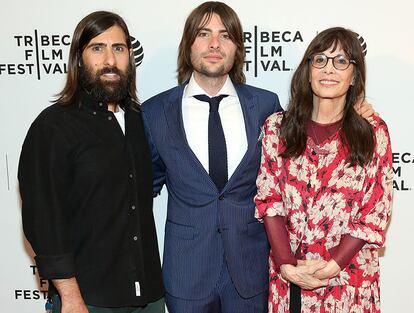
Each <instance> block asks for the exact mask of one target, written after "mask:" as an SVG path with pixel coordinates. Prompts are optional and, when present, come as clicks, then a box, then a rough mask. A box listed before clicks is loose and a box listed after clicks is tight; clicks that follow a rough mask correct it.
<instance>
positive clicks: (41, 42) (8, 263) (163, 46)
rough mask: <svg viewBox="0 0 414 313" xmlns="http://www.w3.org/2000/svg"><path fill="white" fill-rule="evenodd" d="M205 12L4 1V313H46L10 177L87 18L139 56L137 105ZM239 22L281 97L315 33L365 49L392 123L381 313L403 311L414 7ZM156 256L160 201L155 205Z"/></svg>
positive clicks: (259, 72) (0, 126)
mask: <svg viewBox="0 0 414 313" xmlns="http://www.w3.org/2000/svg"><path fill="white" fill-rule="evenodd" d="M201 2H203V1H195V0H193V1H190V0H168V1H167V0H165V1H161V0H151V1H148V0H142V1H127V0H118V1H114V0H113V1H110V0H100V1H80V0H72V1H61V0H60V1H59V0H58V1H56V0H55V1H52V0H44V1H27V2H23V1H21V0H17V1H12V2H9V1H8V2H7V4H6V3H5V1H2V3H1V7H2V19H1V22H0V23H1V28H0V42H1V53H0V95H1V114H0V158H1V166H0V196H1V198H0V199H1V201H0V205H1V212H2V217H1V222H0V223H1V224H0V260H1V267H0V274H1V276H0V303H1V307H2V309H1V311H2V312H43V311H44V309H43V308H44V302H45V300H44V293H43V292H42V291H41V290H45V289H46V287H45V282H44V281H40V280H39V278H38V277H37V276H36V275H34V274H36V270H35V269H34V268H33V264H34V262H33V259H32V254H33V252H32V251H31V249H30V246H29V245H28V244H27V242H26V241H25V239H24V236H23V234H22V226H21V209H20V198H19V194H18V183H17V178H16V176H17V165H18V159H19V154H20V148H21V144H22V142H23V139H24V137H25V134H26V132H27V129H28V127H29V125H30V123H31V122H32V121H33V120H34V118H35V117H36V116H37V115H38V113H39V112H40V111H41V110H42V109H43V108H45V107H46V106H48V105H49V101H50V100H51V99H52V96H53V95H54V94H56V93H57V92H59V91H60V90H61V88H62V87H63V82H64V79H65V76H64V71H65V62H66V60H67V57H68V52H69V46H68V44H69V43H70V39H71V36H72V33H73V30H74V28H75V26H76V24H77V23H78V22H79V21H80V19H81V18H82V17H84V16H85V15H87V14H88V13H90V12H92V11H95V10H102V9H105V10H111V11H114V12H117V13H119V14H120V15H121V16H123V17H124V18H125V20H126V22H127V24H128V25H129V28H130V32H131V35H132V36H134V37H135V38H137V39H138V40H139V41H140V42H141V44H142V46H143V48H144V59H143V62H142V64H141V65H140V66H139V67H138V69H137V74H138V86H137V88H138V92H139V96H140V99H141V100H142V101H144V100H146V99H148V98H149V97H151V96H152V95H155V94H157V93H159V92H161V91H164V90H166V89H169V88H171V87H172V86H174V85H176V80H175V68H176V55H177V54H176V52H177V47H178V43H179V40H180V37H181V32H182V28H183V25H184V21H185V19H186V17H187V15H188V14H189V13H190V11H191V10H192V9H193V8H194V7H195V6H197V5H198V4H199V3H201ZM225 2H226V3H228V4H229V5H230V6H231V7H233V8H234V9H235V11H236V12H237V13H238V14H239V17H240V19H241V21H242V24H243V27H244V31H245V32H246V35H245V38H246V39H245V44H246V49H247V64H246V76H247V81H248V83H249V84H252V85H256V86H258V87H262V88H266V89H269V90H272V91H274V92H276V93H278V94H279V96H280V100H281V103H282V104H283V105H284V106H285V105H286V103H287V100H288V89H289V80H290V78H291V75H292V69H295V67H296V66H297V64H298V62H299V60H300V58H301V56H302V54H303V52H304V50H305V48H306V46H307V45H308V43H309V42H310V40H311V39H312V38H313V37H314V36H315V34H316V32H317V31H320V30H323V29H325V28H328V27H332V26H344V27H347V28H351V29H353V30H354V31H356V32H358V33H359V34H360V35H361V36H362V37H363V38H364V40H365V41H366V43H367V50H368V51H367V56H366V60H367V67H368V84H367V97H368V100H369V101H370V102H371V103H372V104H373V105H374V108H375V109H376V110H377V111H378V112H379V113H380V115H381V116H382V117H383V119H385V121H386V122H387V123H388V126H389V128H390V133H391V139H392V146H393V151H394V171H395V173H396V175H395V184H394V191H395V192H394V195H395V197H394V206H393V215H392V220H391V223H390V227H389V229H388V233H387V242H386V248H385V249H384V253H383V256H382V257H381V258H380V262H381V272H382V273H381V293H382V297H381V298H382V309H383V312H385V313H394V312H408V311H411V309H409V308H410V306H411V303H412V301H411V299H410V296H411V292H412V291H413V288H412V283H411V282H413V281H414V273H413V271H412V267H413V261H412V260H413V257H414V252H413V250H412V248H411V247H412V243H413V239H414V234H413V232H412V228H413V227H412V222H413V221H414V210H413V209H410V203H412V201H413V191H412V187H413V186H414V171H413V168H414V165H413V163H414V143H413V140H412V135H413V133H414V126H413V124H414V123H413V122H412V116H411V115H412V114H413V113H414V108H413V106H412V105H413V104H414V103H413V100H412V99H411V97H412V96H411V95H412V89H413V88H414V87H413V86H414V85H413V84H414V78H413V70H414V42H413V40H412V38H413V37H414V19H413V14H412V12H413V9H414V5H413V4H412V3H411V1H409V0H394V1H383V0H377V1H357V0H349V1H343V2H340V3H338V2H329V1H326V2H308V1H299V0H290V1H270V0H268V1H265V0H255V1H253V2H252V1H225ZM154 210H155V217H156V221H157V229H158V234H159V244H160V248H161V251H162V246H163V244H162V243H163V237H164V222H165V213H166V212H165V211H166V192H165V191H164V193H163V195H162V196H161V197H160V198H159V199H157V200H156V202H155V208H154Z"/></svg>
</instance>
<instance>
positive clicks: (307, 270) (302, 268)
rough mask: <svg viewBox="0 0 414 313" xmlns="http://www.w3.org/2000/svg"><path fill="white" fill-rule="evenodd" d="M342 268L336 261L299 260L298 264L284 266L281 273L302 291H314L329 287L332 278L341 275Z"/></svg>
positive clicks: (281, 267)
mask: <svg viewBox="0 0 414 313" xmlns="http://www.w3.org/2000/svg"><path fill="white" fill-rule="evenodd" d="M340 271H341V268H340V267H339V265H338V263H336V262H335V260H333V259H331V260H330V261H328V262H327V261H324V260H298V264H297V265H296V266H295V265H291V264H283V265H281V266H280V273H281V275H282V277H283V279H285V280H287V281H290V282H292V283H294V284H295V285H298V286H299V287H300V288H302V289H307V290H312V289H316V288H319V287H325V286H327V285H328V281H329V279H330V278H332V277H335V276H336V275H338V274H339V272H340Z"/></svg>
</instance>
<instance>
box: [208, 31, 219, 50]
mask: <svg viewBox="0 0 414 313" xmlns="http://www.w3.org/2000/svg"><path fill="white" fill-rule="evenodd" d="M209 44H210V48H211V49H219V48H220V38H219V36H218V35H214V34H213V35H211V37H210V42H209Z"/></svg>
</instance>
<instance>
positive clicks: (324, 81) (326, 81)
mask: <svg viewBox="0 0 414 313" xmlns="http://www.w3.org/2000/svg"><path fill="white" fill-rule="evenodd" d="M319 83H320V84H321V85H324V86H332V85H337V84H338V83H339V82H338V81H336V80H329V79H322V80H320V81H319Z"/></svg>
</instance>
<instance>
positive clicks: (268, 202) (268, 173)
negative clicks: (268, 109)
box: [254, 113, 286, 221]
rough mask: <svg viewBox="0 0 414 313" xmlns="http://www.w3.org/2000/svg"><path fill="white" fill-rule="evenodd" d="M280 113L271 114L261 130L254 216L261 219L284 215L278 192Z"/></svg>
mask: <svg viewBox="0 0 414 313" xmlns="http://www.w3.org/2000/svg"><path fill="white" fill-rule="evenodd" d="M280 117H281V114H280V113H276V114H273V115H271V116H270V117H269V118H268V119H267V120H266V122H265V124H264V126H263V130H262V135H263V139H262V157H261V164H260V170H259V174H258V177H257V180H256V185H257V195H256V196H255V198H254V201H255V204H256V210H255V217H256V218H257V219H259V220H260V221H262V219H263V217H265V216H276V215H280V216H285V215H286V212H285V208H284V205H283V202H282V196H281V193H280V187H279V179H280V176H281V166H282V157H281V156H280V155H279V149H280V147H279V146H280V139H279V129H280V124H279V120H280Z"/></svg>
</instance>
